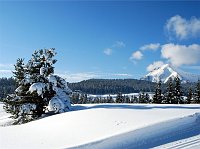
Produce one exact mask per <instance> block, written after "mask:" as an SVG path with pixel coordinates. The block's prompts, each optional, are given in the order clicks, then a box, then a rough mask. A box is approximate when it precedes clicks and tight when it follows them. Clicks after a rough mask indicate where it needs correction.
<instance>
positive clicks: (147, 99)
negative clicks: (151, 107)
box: [145, 93, 150, 103]
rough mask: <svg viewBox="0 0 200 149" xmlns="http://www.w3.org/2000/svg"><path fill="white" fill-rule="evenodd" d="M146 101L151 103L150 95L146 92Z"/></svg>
mask: <svg viewBox="0 0 200 149" xmlns="http://www.w3.org/2000/svg"><path fill="white" fill-rule="evenodd" d="M145 103H150V97H149V94H148V93H146V94H145Z"/></svg>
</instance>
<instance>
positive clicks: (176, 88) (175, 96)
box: [71, 77, 200, 104]
mask: <svg viewBox="0 0 200 149" xmlns="http://www.w3.org/2000/svg"><path fill="white" fill-rule="evenodd" d="M185 85H186V84H181V81H180V79H179V78H178V77H176V78H175V79H174V80H172V79H169V81H168V82H167V84H162V83H161V81H159V82H158V83H157V84H155V87H154V92H152V93H151V94H153V97H152V98H150V96H149V93H148V92H145V91H144V90H142V91H140V92H139V94H138V96H136V95H131V96H128V95H123V94H122V92H118V93H117V95H116V97H113V96H111V95H108V96H95V97H91V96H88V95H87V94H86V93H83V92H81V91H78V92H74V93H73V94H72V96H71V101H72V102H73V103H74V104H89V103H157V104H190V103H197V104H199V103H200V81H198V82H197V83H196V84H193V85H194V86H190V87H189V88H188V89H186V88H184V87H183V86H185ZM192 87H193V88H192Z"/></svg>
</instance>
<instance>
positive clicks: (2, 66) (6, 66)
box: [0, 64, 14, 68]
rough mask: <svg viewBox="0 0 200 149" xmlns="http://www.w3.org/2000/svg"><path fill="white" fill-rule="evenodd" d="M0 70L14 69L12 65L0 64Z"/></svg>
mask: <svg viewBox="0 0 200 149" xmlns="http://www.w3.org/2000/svg"><path fill="white" fill-rule="evenodd" d="M0 68H14V65H13V64H0Z"/></svg>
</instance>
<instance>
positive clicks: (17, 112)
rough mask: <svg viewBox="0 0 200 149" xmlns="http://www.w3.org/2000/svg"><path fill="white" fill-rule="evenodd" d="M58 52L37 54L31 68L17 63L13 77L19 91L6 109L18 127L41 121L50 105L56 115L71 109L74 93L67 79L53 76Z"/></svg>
mask: <svg viewBox="0 0 200 149" xmlns="http://www.w3.org/2000/svg"><path fill="white" fill-rule="evenodd" d="M54 50H55V49H53V48H52V49H41V50H39V51H35V52H34V54H33V55H32V58H31V59H30V60H29V61H28V63H27V65H24V62H23V59H18V60H17V63H16V65H15V71H14V72H13V73H14V77H15V79H16V81H17V84H18V88H17V89H16V90H15V93H14V94H10V95H8V96H7V98H6V99H5V100H4V103H5V106H4V109H5V110H6V111H7V112H9V113H11V114H12V115H13V118H14V119H16V122H15V123H16V124H17V123H25V122H28V121H31V120H33V119H37V118H39V117H41V115H42V114H44V113H45V111H46V108H47V106H48V105H49V107H50V109H49V110H52V111H55V112H56V113H60V112H64V111H67V110H69V109H70V100H69V94H70V92H71V90H70V89H69V88H68V86H67V83H66V82H65V80H64V79H62V78H60V77H59V76H55V75H53V72H54V71H53V70H54V67H53V66H52V65H53V64H55V62H56V60H55V59H53V57H54V56H55V54H56V53H55V52H54Z"/></svg>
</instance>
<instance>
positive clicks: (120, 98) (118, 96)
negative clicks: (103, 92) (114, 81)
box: [115, 92, 123, 103]
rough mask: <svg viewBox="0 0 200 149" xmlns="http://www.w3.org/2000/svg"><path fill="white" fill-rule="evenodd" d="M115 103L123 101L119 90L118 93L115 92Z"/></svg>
mask: <svg viewBox="0 0 200 149" xmlns="http://www.w3.org/2000/svg"><path fill="white" fill-rule="evenodd" d="M115 102H116V103H122V102H123V97H122V93H121V92H119V93H118V94H117V97H116V101H115Z"/></svg>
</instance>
